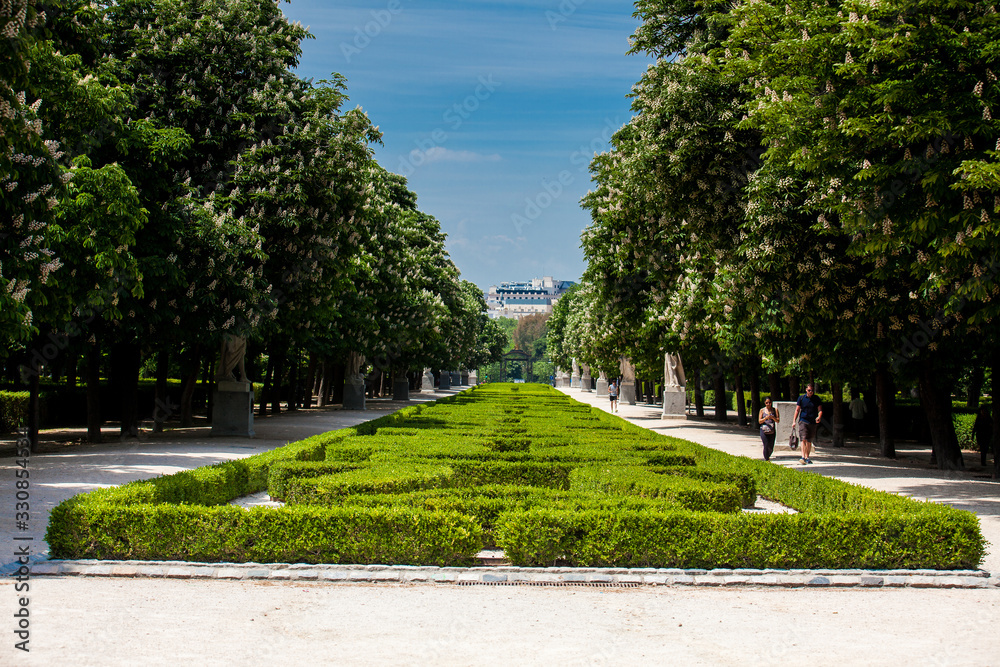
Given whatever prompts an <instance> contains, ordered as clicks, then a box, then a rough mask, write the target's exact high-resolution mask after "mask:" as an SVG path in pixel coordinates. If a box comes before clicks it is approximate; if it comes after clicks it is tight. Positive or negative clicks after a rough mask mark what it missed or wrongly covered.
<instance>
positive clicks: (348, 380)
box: [344, 352, 365, 387]
mask: <svg viewBox="0 0 1000 667" xmlns="http://www.w3.org/2000/svg"><path fill="white" fill-rule="evenodd" d="M364 367H365V355H363V354H361V353H359V352H351V353H350V354H348V355H347V366H346V368H344V384H350V385H354V386H355V387H364V386H365V376H364V374H363V373H362V372H361V371H362V369H363V368H364Z"/></svg>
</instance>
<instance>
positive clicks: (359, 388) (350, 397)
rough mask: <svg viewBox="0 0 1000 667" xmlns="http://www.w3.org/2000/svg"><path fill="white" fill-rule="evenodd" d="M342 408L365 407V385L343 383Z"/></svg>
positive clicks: (360, 408) (361, 408)
mask: <svg viewBox="0 0 1000 667" xmlns="http://www.w3.org/2000/svg"><path fill="white" fill-rule="evenodd" d="M344 409H345V410H364V409H365V385H363V384H350V383H347V382H345V383H344Z"/></svg>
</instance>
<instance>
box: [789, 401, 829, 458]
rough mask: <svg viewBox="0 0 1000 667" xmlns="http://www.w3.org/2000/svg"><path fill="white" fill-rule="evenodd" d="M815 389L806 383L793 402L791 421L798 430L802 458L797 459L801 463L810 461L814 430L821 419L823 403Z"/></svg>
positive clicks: (814, 436) (814, 437)
mask: <svg viewBox="0 0 1000 667" xmlns="http://www.w3.org/2000/svg"><path fill="white" fill-rule="evenodd" d="M815 391H816V388H815V387H814V386H813V384H812V383H809V384H807V385H806V393H805V394H804V395H802V396H799V400H797V401H796V402H795V416H794V417H792V423H793V424H795V426H796V427H797V428H798V431H799V443H800V444H801V445H802V458H801V459H800V460H799V463H800V464H802V465H805V464H807V463H812V459H810V458H809V454H810V453H812V446H813V441H814V440H815V439H816V430H817V429H818V428H819V423H820V422H821V421H822V420H823V403H822V401H820V400H819V397H817V396H816V395H815Z"/></svg>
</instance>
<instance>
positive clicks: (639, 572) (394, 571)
mask: <svg viewBox="0 0 1000 667" xmlns="http://www.w3.org/2000/svg"><path fill="white" fill-rule="evenodd" d="M29 569H30V574H29V576H31V577H69V576H75V577H117V578H154V579H220V580H227V581H316V582H331V583H369V584H371V583H397V584H447V585H464V586H476V585H484V586H518V585H521V586H523V585H527V586H562V587H568V586H595V587H639V586H677V587H702V588H704V587H711V588H718V587H730V588H731V587H747V586H749V587H777V588H865V589H882V588H984V589H992V588H1000V577H995V576H991V575H990V573H989V572H984V571H982V570H953V571H952V570H746V569H736V570H728V569H718V570H681V569H671V568H636V569H628V568H558V567H554V568H530V567H513V566H499V567H468V568H463V567H433V566H415V565H396V566H386V565H325V564H320V565H313V564H308V563H267V564H261V563H187V562H181V561H98V560H50V561H38V562H33V563H31V564H30V565H29ZM7 576H14V574H8V575H7Z"/></svg>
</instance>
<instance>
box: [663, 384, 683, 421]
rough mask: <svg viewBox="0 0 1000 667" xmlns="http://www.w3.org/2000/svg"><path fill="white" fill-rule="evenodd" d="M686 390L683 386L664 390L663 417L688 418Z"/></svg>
mask: <svg viewBox="0 0 1000 667" xmlns="http://www.w3.org/2000/svg"><path fill="white" fill-rule="evenodd" d="M685 396H686V392H685V391H684V389H683V388H682V387H671V388H668V389H664V390H663V416H662V418H663V419H687V406H686V403H687V401H686V398H685Z"/></svg>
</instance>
